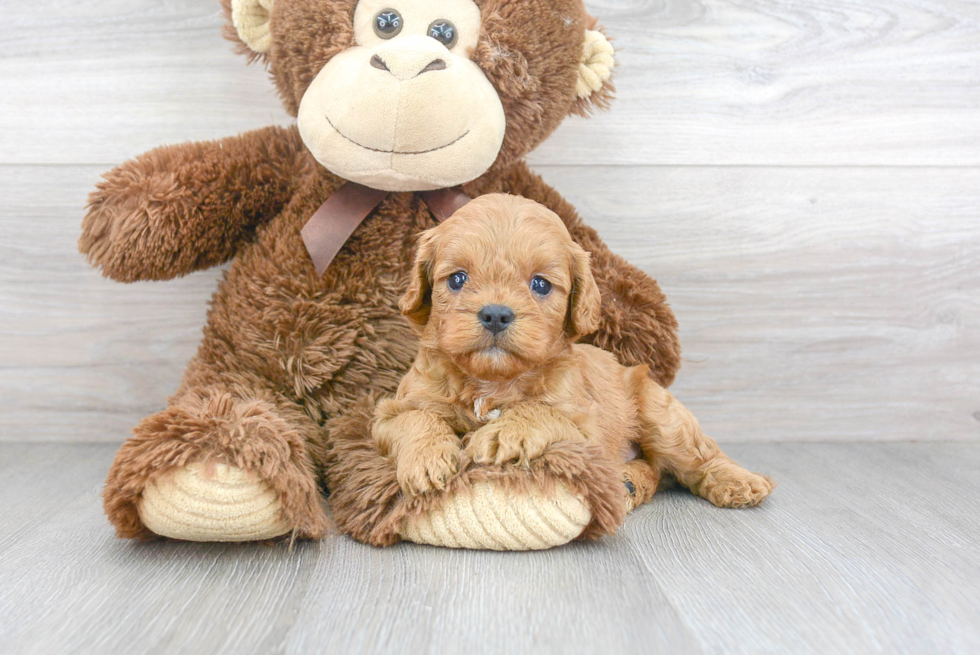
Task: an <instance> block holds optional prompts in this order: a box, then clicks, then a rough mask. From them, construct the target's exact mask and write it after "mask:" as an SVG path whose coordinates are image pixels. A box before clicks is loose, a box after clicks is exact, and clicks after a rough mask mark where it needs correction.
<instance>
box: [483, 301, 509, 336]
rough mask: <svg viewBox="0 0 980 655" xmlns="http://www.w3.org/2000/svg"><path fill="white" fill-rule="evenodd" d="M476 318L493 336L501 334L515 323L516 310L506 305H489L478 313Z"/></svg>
mask: <svg viewBox="0 0 980 655" xmlns="http://www.w3.org/2000/svg"><path fill="white" fill-rule="evenodd" d="M476 317H477V318H478V319H480V323H481V324H482V325H483V327H484V329H486V330H487V331H489V332H490V333H491V334H500V333H501V332H503V331H504V330H506V329H507V328H509V327H510V324H511V323H513V322H514V310H512V309H511V308H510V307H505V306H504V305H487V306H486V307H484V308H483V309H481V310H480V311H479V312H477V314H476Z"/></svg>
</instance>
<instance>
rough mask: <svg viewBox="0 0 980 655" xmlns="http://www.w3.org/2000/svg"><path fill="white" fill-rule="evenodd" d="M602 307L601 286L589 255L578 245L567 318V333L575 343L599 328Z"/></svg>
mask: <svg viewBox="0 0 980 655" xmlns="http://www.w3.org/2000/svg"><path fill="white" fill-rule="evenodd" d="M601 305H602V297H601V296H600V295H599V286H598V285H597V284H596V283H595V278H593V277H592V269H591V267H590V266H589V253H587V252H585V250H583V249H582V246H580V245H578V244H577V243H576V244H574V245H573V246H572V293H571V295H570V296H569V297H568V316H567V317H566V318H565V332H566V333H567V334H568V336H569V337H570V338H571V339H572V340H573V341H574V340H575V339H578V338H579V337H584V336H585V335H587V334H592V333H593V332H595V331H596V330H597V329H598V328H599V308H600V306H601Z"/></svg>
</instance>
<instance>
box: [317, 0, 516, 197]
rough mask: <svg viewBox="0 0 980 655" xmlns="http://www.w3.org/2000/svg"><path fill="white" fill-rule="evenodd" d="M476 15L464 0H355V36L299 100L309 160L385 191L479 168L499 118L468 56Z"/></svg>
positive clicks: (491, 93) (451, 178) (444, 180)
mask: <svg viewBox="0 0 980 655" xmlns="http://www.w3.org/2000/svg"><path fill="white" fill-rule="evenodd" d="M480 22H481V21H480V9H479V8H478V7H477V6H476V4H475V3H474V2H472V0H440V2H418V1H417V0H360V2H358V4H357V8H356V9H355V11H354V45H353V46H352V47H350V48H347V49H346V50H344V51H343V52H341V53H339V54H337V55H336V56H334V57H333V58H332V59H330V61H328V62H327V64H326V65H325V66H324V67H323V68H322V69H321V70H320V72H319V73H318V74H317V76H316V77H315V78H314V79H313V81H312V83H311V84H310V86H309V88H308V89H307V90H306V92H305V93H304V94H303V97H302V100H301V101H300V105H299V114H298V124H299V130H300V135H301V136H302V138H303V141H304V142H305V143H306V145H307V147H308V148H309V149H310V151H311V152H312V153H313V156H314V157H316V159H317V161H319V162H320V163H321V164H323V165H324V166H325V167H326V168H327V169H329V170H330V171H331V172H333V173H335V174H336V175H339V176H340V177H343V178H345V179H348V180H352V181H354V182H359V183H361V184H364V185H366V186H369V187H373V188H376V189H383V190H385V191H422V190H428V189H438V188H442V187H448V186H454V185H457V184H461V183H463V182H468V181H470V180H473V179H475V178H477V177H479V176H480V175H482V174H483V173H484V172H485V171H486V170H487V169H488V168H490V166H491V165H492V164H493V162H494V160H496V158H497V153H498V152H499V151H500V146H501V144H502V143H503V139H504V132H505V126H506V120H505V117H504V108H503V105H502V104H501V102H500V97H499V96H498V94H497V92H496V91H495V90H494V88H493V85H492V84H491V83H490V81H489V80H488V79H487V77H486V76H485V75H484V74H483V71H482V70H481V69H480V67H479V66H478V65H477V64H476V63H475V62H473V61H472V60H471V59H470V55H471V54H472V53H473V52H474V50H475V48H476V45H477V41H478V39H479V36H480Z"/></svg>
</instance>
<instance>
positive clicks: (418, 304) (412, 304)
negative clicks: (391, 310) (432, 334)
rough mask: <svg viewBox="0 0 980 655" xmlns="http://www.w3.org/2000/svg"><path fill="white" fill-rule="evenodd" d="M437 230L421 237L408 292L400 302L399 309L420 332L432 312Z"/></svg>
mask: <svg viewBox="0 0 980 655" xmlns="http://www.w3.org/2000/svg"><path fill="white" fill-rule="evenodd" d="M435 230H436V228H432V229H431V230H426V231H425V232H423V233H422V235H421V236H420V237H419V244H418V249H417V250H416V252H415V263H414V264H412V272H411V274H410V275H409V279H408V290H407V291H405V295H403V296H402V297H401V300H399V301H398V308H399V309H400V310H401V311H402V314H404V315H405V317H406V318H407V319H408V320H409V322H410V323H411V324H412V326H413V327H415V329H416V330H417V331H419V332H421V331H422V329H423V328H424V327H425V324H426V323H428V322H429V313H430V312H431V311H432V268H433V267H434V266H435V259H436V235H435Z"/></svg>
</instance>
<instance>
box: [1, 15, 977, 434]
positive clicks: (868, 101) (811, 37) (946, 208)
mask: <svg viewBox="0 0 980 655" xmlns="http://www.w3.org/2000/svg"><path fill="white" fill-rule="evenodd" d="M589 9H590V11H591V12H592V13H593V14H596V15H598V16H599V17H600V20H601V22H602V23H603V24H604V25H605V26H606V28H607V30H608V32H609V33H610V34H611V35H613V36H614V37H615V38H616V41H615V45H616V46H617V48H618V59H619V64H620V65H619V68H618V77H617V87H618V96H619V97H618V100H617V101H616V102H615V103H614V105H613V109H612V111H611V112H609V113H607V114H603V115H600V116H598V117H596V118H594V119H591V120H588V121H585V120H578V119H575V120H569V121H568V122H567V123H566V124H565V125H564V126H563V127H562V128H561V129H560V130H559V131H558V132H557V133H556V134H555V135H554V136H553V137H552V138H551V139H550V140H549V141H548V142H547V143H546V144H545V145H544V146H542V147H541V148H540V149H539V150H538V151H537V152H535V153H534V154H533V155H532V157H531V160H532V163H533V165H534V167H535V168H536V170H537V171H538V172H540V173H541V174H542V175H544V177H545V179H547V180H548V181H549V182H551V183H552V184H553V185H554V186H556V187H557V188H558V189H559V190H560V191H561V192H562V193H564V194H565V196H566V197H567V198H569V199H570V200H571V201H572V202H573V203H574V204H575V205H576V206H577V207H578V208H579V209H580V211H581V213H582V214H583V216H584V217H586V219H587V220H588V221H589V222H591V224H592V225H594V226H595V227H596V228H598V229H599V231H600V232H601V233H602V235H603V236H604V237H605V239H606V240H607V241H608V242H609V244H610V245H611V246H612V247H613V248H614V249H615V250H616V251H618V252H620V253H621V254H623V255H625V256H626V257H628V258H629V259H631V260H632V261H634V262H635V263H637V264H638V265H640V266H641V267H642V268H643V269H644V270H646V271H647V272H649V273H650V274H652V275H654V276H655V277H657V278H658V279H659V280H660V282H661V284H662V286H663V287H664V288H665V290H666V292H667V294H668V297H669V298H670V300H671V301H672V304H673V306H674V308H675V310H676V312H677V314H678V317H679V319H680V322H681V326H682V339H683V343H684V346H685V353H686V359H685V365H684V368H683V370H682V372H681V374H680V376H679V379H678V381H677V383H676V385H675V393H676V394H677V395H678V396H679V397H680V398H681V399H682V400H683V401H684V402H686V404H688V406H690V407H691V408H692V409H693V410H694V411H695V412H696V413H697V414H698V416H699V417H700V419H701V422H702V424H703V425H704V426H705V427H706V429H707V430H708V431H709V432H711V433H713V434H714V435H715V436H716V437H717V438H718V439H719V440H720V441H754V440H898V439H953V440H975V439H978V438H980V5H978V4H977V3H976V2H964V1H961V0H855V1H854V2H844V1H843V0H810V1H807V2H796V1H791V0H776V1H765V0H733V1H725V0H705V1H703V2H698V1H695V0H604V1H602V2H592V3H590V4H589ZM3 14H4V24H5V27H4V29H3V31H2V32H0V440H4V441H18V440H28V441H41V440H71V441H109V442H114V441H121V440H122V439H123V438H125V436H126V435H127V434H128V431H129V428H130V427H131V426H132V424H134V423H135V422H136V421H137V420H138V419H139V418H140V417H141V416H143V415H145V414H147V413H150V412H153V411H156V410H158V409H160V408H162V407H163V405H164V402H165V399H166V396H167V395H168V394H169V393H170V392H171V391H172V390H173V389H174V387H175V386H176V384H177V381H178V379H179V377H180V374H181V371H182V368H183V365H184V363H185V362H186V360H187V359H188V358H189V357H190V356H191V354H192V353H193V351H194V349H195V346H196V342H197V339H198V337H199V333H200V328H201V325H202V323H203V321H204V316H205V311H206V302H207V299H208V297H209V295H210V294H211V293H212V291H213V289H214V287H215V284H216V281H217V279H218V277H219V275H220V271H218V270H215V271H209V272H205V273H201V274H196V275H192V276H190V277H188V278H185V279H182V280H177V281H173V282H166V283H140V284H134V285H128V286H127V285H121V284H117V283H113V282H109V281H105V280H103V279H102V278H101V277H100V276H99V274H98V273H97V272H96V271H94V270H92V269H90V268H88V267H87V265H86V264H85V262H84V261H83V259H82V257H81V256H80V255H78V254H77V253H76V250H75V240H76V238H77V235H78V231H79V222H80V220H81V217H82V214H83V207H84V203H85V199H86V195H87V193H88V191H89V190H90V189H91V187H92V185H93V184H94V183H95V182H96V180H97V179H98V176H99V174H100V173H101V172H102V171H104V170H105V169H107V168H109V167H111V166H113V165H116V164H118V163H120V162H122V161H123V160H125V159H127V158H130V157H132V156H134V155H136V154H138V153H140V152H142V151H144V150H147V149H149V148H152V147H154V146H157V145H160V144H165V143H174V142H179V141H184V140H193V139H211V138H217V137H221V136H225V135H228V134H233V133H235V132H238V131H241V130H247V129H251V128H255V127H259V126H262V125H267V124H270V123H282V124H285V123H288V122H289V120H290V119H289V117H288V116H286V114H285V113H284V112H283V111H282V109H281V107H280V105H279V102H278V100H277V98H276V97H275V94H274V92H273V90H272V86H271V84H270V83H269V82H268V80H267V79H266V75H265V73H264V71H263V70H262V69H261V68H260V67H258V66H246V65H245V60H244V59H243V58H241V57H238V56H236V55H234V54H233V52H232V48H231V45H230V44H228V43H227V42H226V41H224V40H222V39H221V37H220V35H219V29H220V24H221V18H220V13H219V10H218V5H217V2H216V0H125V1H123V0H88V1H83V2H77V3H76V2H66V1H64V0H35V1H34V2H18V3H5V6H4V8H3Z"/></svg>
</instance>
